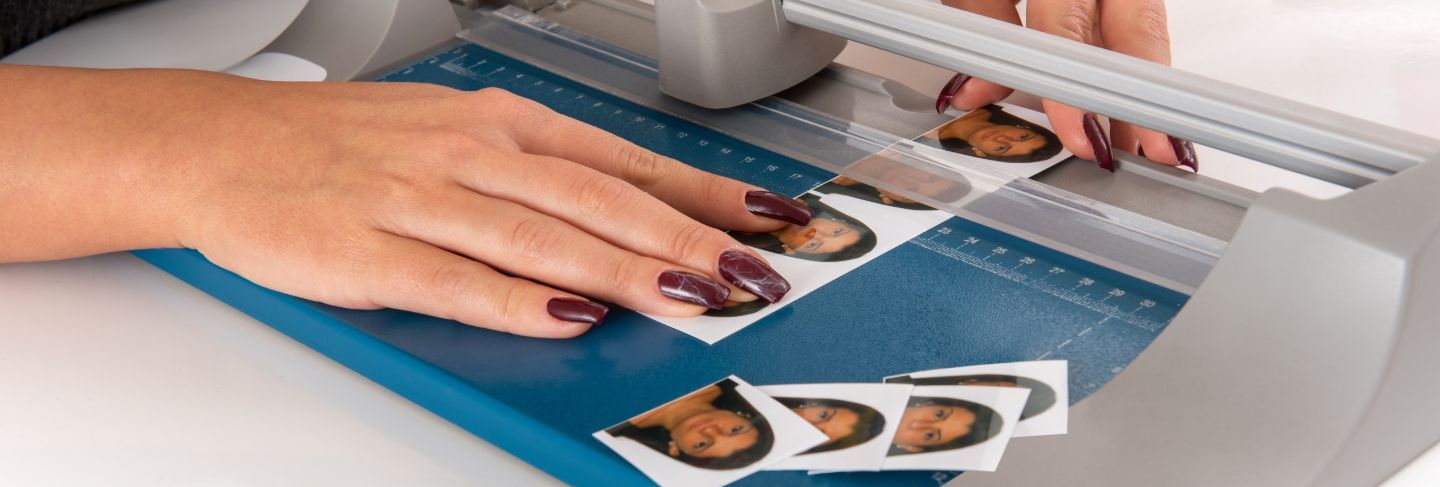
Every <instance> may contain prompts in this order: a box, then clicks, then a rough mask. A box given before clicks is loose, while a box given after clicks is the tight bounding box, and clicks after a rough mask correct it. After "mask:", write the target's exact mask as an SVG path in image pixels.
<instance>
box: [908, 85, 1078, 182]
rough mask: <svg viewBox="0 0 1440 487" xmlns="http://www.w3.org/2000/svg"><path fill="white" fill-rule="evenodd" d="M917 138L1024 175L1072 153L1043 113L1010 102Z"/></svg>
mask: <svg viewBox="0 0 1440 487" xmlns="http://www.w3.org/2000/svg"><path fill="white" fill-rule="evenodd" d="M915 140H916V141H917V142H920V143H922V144H924V145H927V146H930V147H933V148H937V149H942V150H945V151H946V152H950V153H954V154H958V155H960V156H963V157H965V158H966V159H969V160H973V161H980V162H983V163H984V164H985V165H987V166H990V167H993V168H996V169H999V170H1001V171H1004V172H1006V173H1009V174H1011V175H1014V176H1016V177H1022V178H1028V177H1031V176H1034V175H1036V174H1039V173H1040V171H1044V170H1045V169H1048V168H1049V167H1050V166H1054V165H1055V164H1057V163H1059V162H1060V161H1063V160H1065V159H1067V158H1069V157H1070V156H1071V155H1072V154H1070V151H1067V150H1065V148H1064V146H1063V145H1061V143H1060V138H1059V137H1057V136H1056V135H1055V131H1054V129H1052V128H1051V127H1050V120H1049V119H1048V118H1047V117H1046V116H1045V114H1044V113H1040V112H1037V111H1034V110H1031V109H1028V108H1025V107H1021V106H1017V105H1011V104H1007V103H1000V104H995V105H989V106H985V107H981V108H977V109H974V110H971V111H970V112H968V113H966V114H964V115H961V116H960V117H958V118H956V119H954V120H951V121H949V122H946V123H945V124H944V125H941V126H940V127H937V128H936V129H935V130H931V131H930V132H928V133H926V134H925V135H922V136H920V137H917V138H916V139H915Z"/></svg>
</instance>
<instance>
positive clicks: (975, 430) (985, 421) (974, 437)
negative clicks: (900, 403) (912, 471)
mask: <svg viewBox="0 0 1440 487" xmlns="http://www.w3.org/2000/svg"><path fill="white" fill-rule="evenodd" d="M936 405H938V406H950V407H954V408H963V409H968V410H970V412H971V413H974V414H975V423H974V424H971V425H970V434H967V435H965V436H961V437H958V438H955V439H953V440H950V441H947V442H945V443H941V444H939V445H930V446H922V447H920V451H918V452H911V451H909V450H906V449H903V448H900V447H897V446H895V445H893V444H892V445H890V453H888V454H887V456H892V457H893V456H897V455H910V454H912V453H929V452H934V451H944V450H955V449H959V448H965V447H967V446H974V445H978V444H980V443H984V442H985V441H986V440H989V439H990V438H992V437H994V436H995V435H998V434H1000V428H1001V426H1003V425H1004V421H1005V420H1003V419H1001V418H1000V414H999V413H996V412H995V410H994V409H990V408H989V407H986V406H984V405H982V404H978V403H973V402H970V401H964V400H960V399H952V398H948V397H915V396H911V397H910V403H909V404H907V405H906V407H915V406H936Z"/></svg>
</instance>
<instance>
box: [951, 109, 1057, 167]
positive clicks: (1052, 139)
mask: <svg viewBox="0 0 1440 487" xmlns="http://www.w3.org/2000/svg"><path fill="white" fill-rule="evenodd" d="M980 110H985V111H988V112H990V123H993V124H995V125H1009V126H1012V127H1020V128H1023V129H1027V130H1029V131H1031V132H1035V135H1038V136H1040V138H1042V139H1045V145H1043V146H1041V147H1040V148H1039V149H1035V152H1031V153H1029V154H1015V155H1010V156H992V155H984V156H977V155H976V154H975V150H974V147H973V146H971V145H970V143H969V142H967V141H965V140H964V139H940V147H942V148H944V149H945V150H948V151H951V152H959V153H961V154H964V155H967V156H971V157H980V158H982V159H986V160H991V161H997V162H1040V161H1043V160H1046V159H1049V158H1051V157H1055V154H1059V153H1060V149H1062V148H1064V146H1063V145H1061V144H1060V138H1059V137H1057V136H1055V132H1051V131H1050V129H1047V128H1045V127H1042V126H1040V125H1037V124H1035V123H1033V122H1031V121H1029V120H1025V119H1023V118H1020V117H1017V116H1015V115H1011V114H1010V113H1009V112H1006V111H1005V109H1003V108H1000V107H999V106H996V105H990V106H987V107H984V108H980Z"/></svg>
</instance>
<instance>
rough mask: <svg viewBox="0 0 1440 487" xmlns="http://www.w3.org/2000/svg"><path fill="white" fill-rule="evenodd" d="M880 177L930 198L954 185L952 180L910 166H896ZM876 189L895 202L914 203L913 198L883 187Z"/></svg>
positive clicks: (938, 195) (943, 192) (936, 196)
mask: <svg viewBox="0 0 1440 487" xmlns="http://www.w3.org/2000/svg"><path fill="white" fill-rule="evenodd" d="M881 179H883V180H885V181H886V182H889V183H893V184H894V185H896V186H899V187H902V188H908V189H910V190H912V191H914V192H916V193H920V194H923V195H925V196H929V197H931V198H938V197H940V195H942V194H945V192H946V191H949V190H950V189H951V188H954V187H955V186H956V184H955V182H954V181H951V180H948V179H945V178H942V177H940V176H936V175H934V174H930V173H928V172H925V171H918V170H915V169H910V168H897V169H896V170H893V171H887V172H885V173H884V174H883V175H882V176H881ZM876 191H878V192H879V193H880V194H881V195H884V196H885V197H886V198H887V199H890V200H893V201H896V202H900V203H916V201H915V200H912V199H909V198H906V197H904V196H901V195H899V194H895V193H891V192H889V191H886V190H883V189H879V188H876Z"/></svg>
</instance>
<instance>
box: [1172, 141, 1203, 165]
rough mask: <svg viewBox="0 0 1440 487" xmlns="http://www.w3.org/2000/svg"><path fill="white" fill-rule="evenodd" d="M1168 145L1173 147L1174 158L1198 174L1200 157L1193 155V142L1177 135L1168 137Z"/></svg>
mask: <svg viewBox="0 0 1440 487" xmlns="http://www.w3.org/2000/svg"><path fill="white" fill-rule="evenodd" d="M1169 138H1170V147H1173V148H1175V158H1176V159H1179V160H1180V165H1181V166H1185V167H1188V168H1190V169H1191V170H1192V171H1195V174H1200V159H1199V158H1197V157H1195V144H1193V143H1191V142H1190V141H1188V140H1185V139H1182V138H1179V137H1169Z"/></svg>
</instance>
